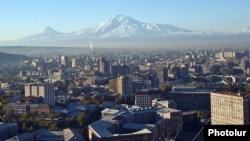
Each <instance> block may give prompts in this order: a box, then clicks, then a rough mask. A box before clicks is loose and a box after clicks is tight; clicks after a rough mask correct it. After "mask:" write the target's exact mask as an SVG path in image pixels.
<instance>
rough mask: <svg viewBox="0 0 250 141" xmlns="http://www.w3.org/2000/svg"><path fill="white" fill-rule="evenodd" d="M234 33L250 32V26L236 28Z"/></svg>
mask: <svg viewBox="0 0 250 141" xmlns="http://www.w3.org/2000/svg"><path fill="white" fill-rule="evenodd" d="M234 33H236V34H240V33H250V28H242V29H239V30H236V31H235V32H234Z"/></svg>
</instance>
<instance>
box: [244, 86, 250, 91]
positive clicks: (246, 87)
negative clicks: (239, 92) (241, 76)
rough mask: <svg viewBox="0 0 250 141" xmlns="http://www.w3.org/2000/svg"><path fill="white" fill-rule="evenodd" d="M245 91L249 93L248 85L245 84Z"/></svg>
mask: <svg viewBox="0 0 250 141" xmlns="http://www.w3.org/2000/svg"><path fill="white" fill-rule="evenodd" d="M245 92H246V93H250V85H246V86H245Z"/></svg>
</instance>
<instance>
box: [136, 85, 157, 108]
mask: <svg viewBox="0 0 250 141" xmlns="http://www.w3.org/2000/svg"><path fill="white" fill-rule="evenodd" d="M160 97H161V90H160V89H151V88H148V89H140V90H137V91H136V92H135V105H136V106H139V107H142V108H145V107H151V106H152V100H153V99H155V98H160Z"/></svg>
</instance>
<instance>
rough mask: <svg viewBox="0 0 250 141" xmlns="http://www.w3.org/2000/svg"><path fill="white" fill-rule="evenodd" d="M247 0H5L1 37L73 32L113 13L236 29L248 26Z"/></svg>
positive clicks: (191, 25) (151, 20)
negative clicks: (47, 29) (50, 30)
mask: <svg viewBox="0 0 250 141" xmlns="http://www.w3.org/2000/svg"><path fill="white" fill-rule="evenodd" d="M248 5H249V2H248V1H243V0H240V1H233V0H230V1H228V0H227V1H225V0H221V1H208V0H206V1H198V0H190V1H170V0H167V1H160V0H158V1H149V0H145V1H131V0H127V1H114V0H110V1H108V2H106V1H100V0H94V1H73V2H72V1H70V2H69V1H62V0H60V1H58V0H54V1H47V0H44V1H36V2H32V1H29V0H25V1H16V0H13V1H2V2H1V6H0V15H1V19H3V20H2V21H1V23H0V27H1V33H0V41H8V40H16V39H19V38H23V37H25V36H28V35H31V34H34V33H36V32H38V31H39V29H41V28H43V27H46V26H49V27H52V28H54V29H55V30H57V31H60V32H64V33H70V32H74V31H78V30H81V29H84V28H90V27H94V26H97V25H99V24H100V23H102V22H104V21H106V20H107V19H109V18H110V17H112V16H114V15H125V16H129V17H133V18H135V19H138V20H139V21H143V22H146V23H157V24H170V25H174V26H177V27H180V28H184V29H190V30H194V31H213V32H233V31H236V30H240V29H244V28H249V27H250V26H249V23H250V18H247V17H248V15H247V14H248V13H249V12H250V10H249V8H248Z"/></svg>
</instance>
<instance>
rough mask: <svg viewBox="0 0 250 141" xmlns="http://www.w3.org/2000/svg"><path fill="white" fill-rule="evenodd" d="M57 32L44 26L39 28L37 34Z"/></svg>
mask: <svg viewBox="0 0 250 141" xmlns="http://www.w3.org/2000/svg"><path fill="white" fill-rule="evenodd" d="M58 33H59V32H57V31H55V30H54V29H52V28H51V27H49V26H45V27H43V28H42V29H40V31H39V34H58Z"/></svg>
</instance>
